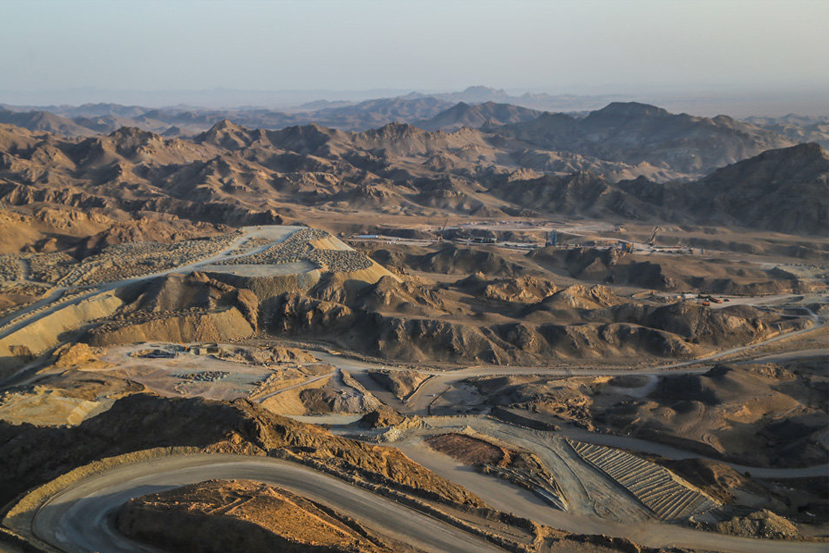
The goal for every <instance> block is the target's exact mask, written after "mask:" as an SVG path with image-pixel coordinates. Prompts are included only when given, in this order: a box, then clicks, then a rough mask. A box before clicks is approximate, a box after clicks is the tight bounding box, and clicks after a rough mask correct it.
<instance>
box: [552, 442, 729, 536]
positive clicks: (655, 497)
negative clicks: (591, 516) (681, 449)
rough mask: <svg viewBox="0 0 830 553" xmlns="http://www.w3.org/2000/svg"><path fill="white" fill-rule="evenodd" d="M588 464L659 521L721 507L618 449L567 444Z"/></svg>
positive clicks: (667, 473)
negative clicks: (627, 492) (618, 486)
mask: <svg viewBox="0 0 830 553" xmlns="http://www.w3.org/2000/svg"><path fill="white" fill-rule="evenodd" d="M568 443H569V444H570V445H571V447H573V449H574V451H576V453H577V454H578V455H579V456H580V457H581V458H582V459H583V460H584V461H586V462H587V463H588V464H590V465H591V466H593V467H594V468H596V469H597V470H599V471H600V472H602V473H604V474H606V475H607V476H608V477H609V478H611V479H613V480H614V481H615V482H617V483H618V484H619V485H620V486H622V487H623V488H625V489H626V490H628V491H629V492H631V494H632V495H633V496H634V497H636V498H637V499H638V500H639V501H640V502H641V503H642V504H643V505H645V506H646V507H648V509H650V510H651V511H652V512H653V513H654V515H655V516H656V517H657V518H659V519H661V520H683V519H688V518H689V517H690V516H692V515H695V514H698V513H702V512H705V511H708V510H710V509H713V508H715V507H719V506H720V504H719V503H718V502H717V501H715V500H714V499H712V498H710V497H709V496H707V495H706V494H704V493H703V492H701V491H700V490H699V489H697V488H695V487H694V486H692V485H691V484H689V483H688V482H686V481H685V480H683V479H681V478H680V477H678V476H677V475H675V474H674V473H672V472H671V471H670V470H668V469H666V468H664V467H661V466H659V465H656V464H654V463H651V462H649V461H646V460H644V459H641V458H639V457H637V456H636V455H632V454H630V453H626V452H624V451H621V450H619V449H614V448H611V447H605V446H600V445H594V444H587V443H584V442H577V441H571V440H568Z"/></svg>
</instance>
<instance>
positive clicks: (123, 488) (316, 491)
mask: <svg viewBox="0 0 830 553" xmlns="http://www.w3.org/2000/svg"><path fill="white" fill-rule="evenodd" d="M213 478H220V479H234V478H236V479H249V480H255V481H258V482H263V483H266V484H272V485H276V486H280V487H283V488H285V489H288V490H290V491H293V492H295V493H297V494H300V495H302V496H304V497H307V498H309V499H313V500H315V501H319V502H321V503H325V504H326V505H329V506H330V507H332V508H334V509H336V510H338V511H340V512H341V513H344V514H346V515H348V516H350V517H352V518H355V519H357V520H359V521H360V522H361V523H363V524H365V525H366V526H368V527H370V528H372V529H374V530H376V531H378V532H380V533H382V534H386V535H388V536H391V537H393V538H396V539H398V540H400V541H403V542H405V543H409V544H411V545H413V546H415V547H419V548H422V549H424V550H427V551H433V552H436V553H457V552H465V551H469V552H485V553H486V552H500V553H503V552H504V550H503V549H501V548H499V547H496V546H495V545H493V544H490V543H488V542H486V541H484V540H481V539H479V538H477V537H475V536H473V535H471V534H469V533H467V532H464V531H462V530H460V529H458V528H455V527H453V526H450V525H448V524H445V523H443V522H440V521H438V520H436V519H433V518H431V517H428V516H426V515H424V514H421V513H419V512H417V511H413V510H412V509H409V508H407V507H404V506H402V505H400V504H398V503H396V502H395V501H393V500H391V499H387V498H385V497H382V496H379V495H375V494H373V493H371V492H369V491H367V490H364V489H361V488H357V487H355V486H352V485H350V484H347V483H345V482H343V481H341V480H338V479H336V478H334V477H332V476H329V475H326V474H323V473H320V472H317V471H314V470H312V469H310V468H307V467H303V466H300V465H296V464H293V463H289V462H286V461H280V460H277V459H270V458H265V457H250V456H243V455H207V454H198V455H178V456H171V457H163V458H159V459H154V460H151V461H145V462H139V463H134V464H129V465H122V466H120V467H116V468H113V469H112V470H109V471H106V472H104V473H101V474H98V475H94V476H91V477H89V478H86V479H84V480H81V481H79V482H77V483H76V484H74V485H72V486H70V487H69V488H67V489H66V490H64V491H63V492H61V493H60V494H58V495H56V496H54V497H52V498H50V499H49V500H48V501H47V502H46V503H45V504H44V505H43V506H42V507H41V508H40V510H39V511H38V512H37V514H36V516H35V519H34V522H33V523H32V529H33V531H34V533H35V535H36V536H37V537H39V538H40V539H42V540H44V541H46V542H48V543H50V544H51V545H53V546H55V547H57V548H59V549H61V550H62V551H67V552H69V553H81V552H83V553H90V552H92V551H98V552H100V553H128V552H129V553H133V552H135V551H141V552H145V553H156V552H158V551H159V550H158V549H154V548H151V547H147V546H142V545H141V544H138V543H136V542H134V541H132V540H129V539H127V538H125V537H124V536H122V535H120V534H119V533H118V532H116V531H115V529H114V528H113V525H112V520H113V513H114V512H115V511H116V510H117V509H118V508H119V507H120V506H121V505H123V504H124V503H125V502H126V501H127V500H129V499H130V498H132V497H136V496H140V495H145V494H148V493H155V492H160V491H164V490H168V489H171V488H175V487H178V486H183V485H187V484H192V483H195V482H202V481H204V480H210V479H213Z"/></svg>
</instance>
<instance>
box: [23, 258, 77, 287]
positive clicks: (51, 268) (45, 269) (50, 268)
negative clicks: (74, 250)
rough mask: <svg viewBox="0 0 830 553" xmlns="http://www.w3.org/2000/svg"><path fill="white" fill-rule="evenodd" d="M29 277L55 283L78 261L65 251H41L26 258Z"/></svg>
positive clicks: (38, 280)
mask: <svg viewBox="0 0 830 553" xmlns="http://www.w3.org/2000/svg"><path fill="white" fill-rule="evenodd" d="M27 261H28V262H29V279H30V280H34V281H37V282H48V283H52V284H54V283H57V282H59V281H60V280H62V279H63V278H64V277H65V276H66V275H67V274H69V273H70V272H71V271H72V269H73V267H75V266H76V265H77V264H78V262H77V261H75V258H74V257H72V256H70V255H68V254H66V253H42V254H39V255H33V256H31V257H29V258H27Z"/></svg>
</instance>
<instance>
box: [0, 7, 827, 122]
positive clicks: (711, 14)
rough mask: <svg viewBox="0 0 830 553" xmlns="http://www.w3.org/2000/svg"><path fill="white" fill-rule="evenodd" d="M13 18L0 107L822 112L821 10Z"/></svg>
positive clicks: (50, 12)
mask: <svg viewBox="0 0 830 553" xmlns="http://www.w3.org/2000/svg"><path fill="white" fill-rule="evenodd" d="M4 11H5V14H4V15H5V19H6V21H7V25H6V27H7V28H6V29H4V33H3V34H2V36H0V47H2V48H3V50H4V51H5V52H7V53H11V52H14V54H13V55H7V56H4V57H3V58H2V59H0V74H2V75H3V76H4V79H3V81H2V82H0V103H8V104H30V105H38V104H41V105H42V104H47V103H84V102H100V101H112V102H118V103H137V104H143V105H149V106H153V105H155V106H161V105H170V104H174V103H186V104H191V105H215V106H219V105H224V106H230V105H244V104H255V105H263V106H269V107H276V106H277V105H279V104H283V105H285V104H287V103H291V102H295V103H299V102H301V101H309V100H315V99H322V98H325V99H329V100H336V99H362V98H368V97H378V96H393V95H397V94H405V93H406V92H409V91H421V92H429V91H451V90H463V89H465V88H466V87H468V86H470V85H486V86H492V87H496V88H503V89H506V90H508V91H511V92H514V93H520V92H524V91H533V92H547V93H550V94H589V95H610V94H614V95H622V96H625V97H626V98H629V99H636V100H641V101H653V102H659V103H661V104H662V105H664V106H667V107H679V108H681V109H686V110H688V111H690V112H692V113H700V114H702V115H709V114H713V113H711V112H718V111H720V112H724V113H729V114H730V115H737V116H746V115H751V114H755V115H783V114H784V113H789V112H796V113H801V114H806V115H826V114H827V95H828V48H827V44H828V4H827V2H826V1H823V0H795V1H787V2H784V1H776V0H754V1H745V0H727V1H723V0H721V1H712V0H699V1H696V2H680V1H665V0H629V1H627V2H619V1H615V0H588V1H580V2H576V1H562V2H541V1H538V2H537V1H524V2H475V1H469V0H457V1H453V2H438V1H435V0H425V1H421V2H403V1H400V2H377V1H371V0H354V1H352V2H348V3H347V2H333V1H322V0H317V1H310V2H259V1H254V0H243V1H240V2H234V3H233V4H231V3H228V2H218V1H215V2H214V1H207V2H197V1H195V0H181V1H178V2H162V1H158V0H149V1H144V2H129V3H128V2H105V1H101V0H83V1H75V2H61V1H56V0H33V1H25V2H24V1H22V0H19V1H14V0H12V1H9V2H7V3H5V4H4ZM277 91H299V92H296V93H294V94H293V96H292V94H286V93H283V94H272V93H275V92H277ZM289 99H290V100H289ZM695 107H697V109H695ZM762 111H765V112H766V113H761V112H762Z"/></svg>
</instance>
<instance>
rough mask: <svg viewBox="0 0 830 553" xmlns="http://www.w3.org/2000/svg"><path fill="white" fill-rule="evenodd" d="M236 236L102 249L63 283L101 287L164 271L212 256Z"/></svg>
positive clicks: (236, 233)
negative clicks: (109, 283) (105, 283)
mask: <svg viewBox="0 0 830 553" xmlns="http://www.w3.org/2000/svg"><path fill="white" fill-rule="evenodd" d="M239 236H240V233H239V232H233V233H229V234H222V235H219V236H212V237H210V238H204V239H195V240H184V241H182V242H176V243H173V244H161V243H158V242H132V243H124V244H116V245H113V246H109V247H107V248H105V249H104V250H103V251H102V252H101V253H100V254H98V255H94V256H92V257H89V258H87V259H84V261H83V262H82V263H81V264H80V265H79V266H78V267H77V268H76V270H75V271H73V272H72V274H70V275H67V277H66V278H65V280H64V281H63V282H62V284H67V285H72V284H79V285H91V284H100V283H102V282H112V281H116V280H124V279H128V278H134V277H138V276H144V275H148V274H153V273H158V272H162V271H167V270H170V269H173V268H176V267H181V266H185V265H189V264H191V263H195V262H197V261H200V260H202V259H205V258H208V257H210V256H212V255H215V254H216V253H217V252H219V251H221V250H222V249H223V248H226V247H227V246H228V245H229V244H230V243H231V242H232V241H233V240H234V239H236V238H237V237H239Z"/></svg>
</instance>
